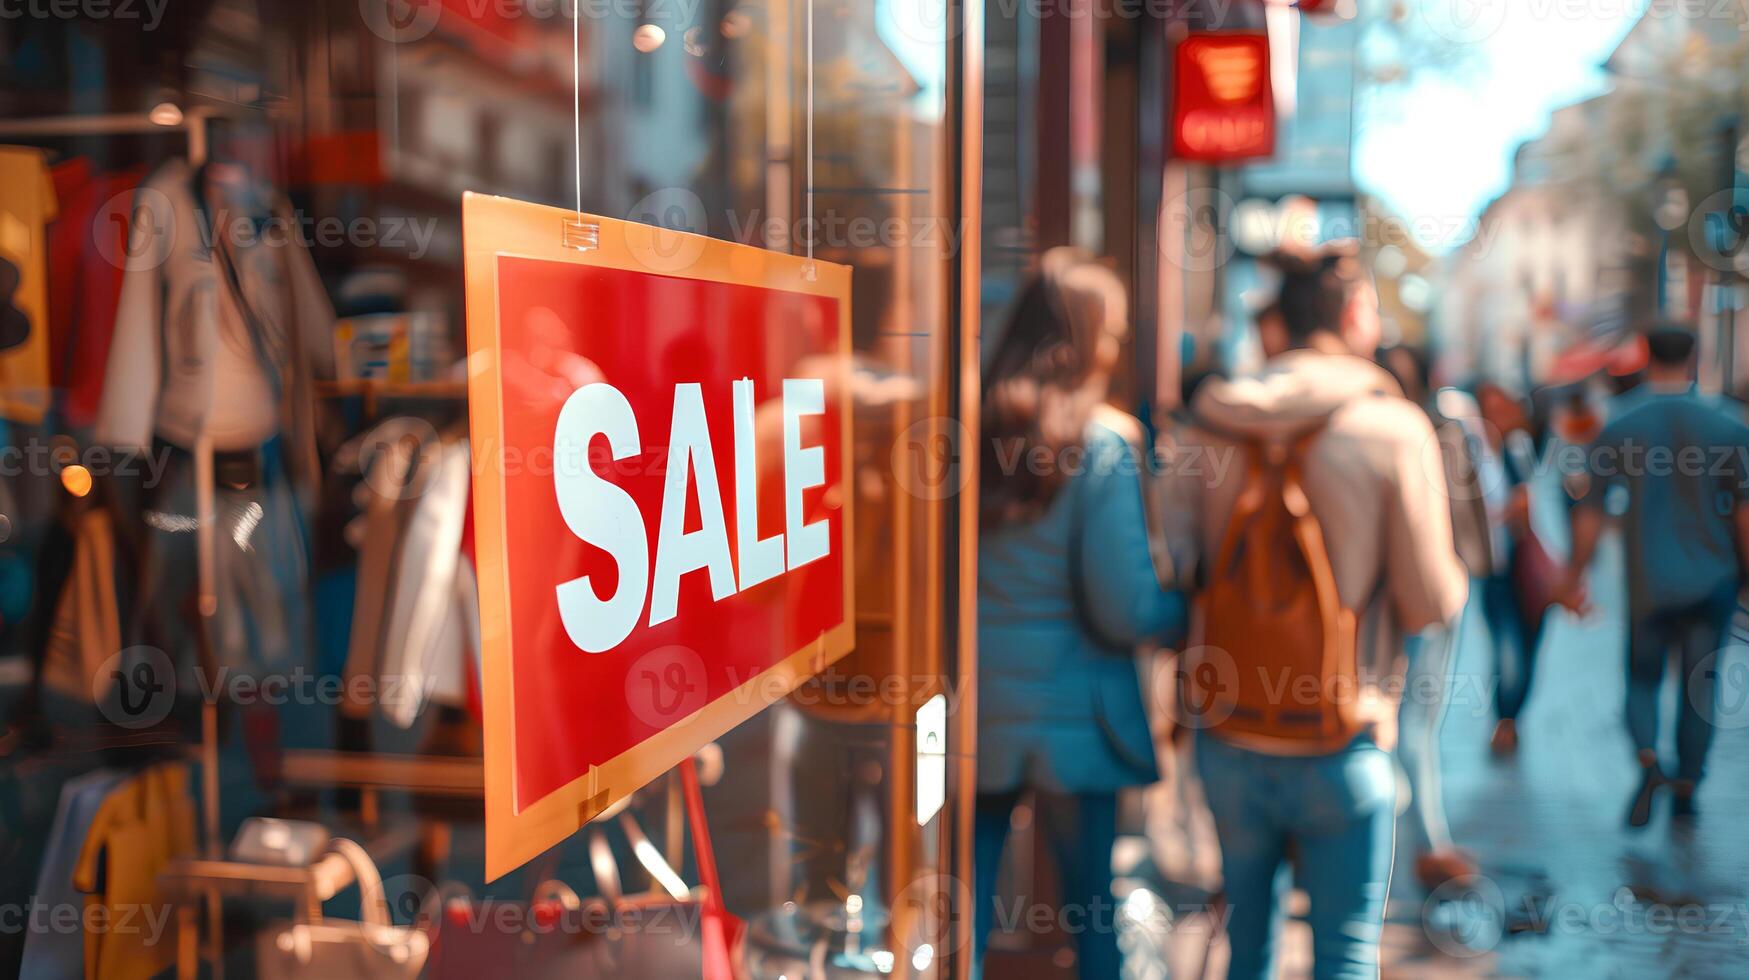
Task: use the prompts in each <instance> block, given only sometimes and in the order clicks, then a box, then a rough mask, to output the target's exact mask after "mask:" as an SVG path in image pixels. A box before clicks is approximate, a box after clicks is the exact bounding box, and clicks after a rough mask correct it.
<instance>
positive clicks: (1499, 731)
mask: <svg viewBox="0 0 1749 980" xmlns="http://www.w3.org/2000/svg"><path fill="white" fill-rule="evenodd" d="M1488 748H1490V749H1492V750H1493V751H1494V754H1495V755H1496V756H1501V757H1504V756H1509V755H1513V754H1515V753H1516V752H1517V751H1518V722H1517V721H1515V720H1514V719H1511V718H1502V719H1500V720H1499V721H1498V722H1496V723H1495V725H1494V737H1492V738H1490V739H1488Z"/></svg>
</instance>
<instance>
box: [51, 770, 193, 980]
mask: <svg viewBox="0 0 1749 980" xmlns="http://www.w3.org/2000/svg"><path fill="white" fill-rule="evenodd" d="M193 851H194V807H193V804H192V802H191V801H190V799H189V795H188V768H187V766H186V765H184V764H182V763H164V764H161V765H157V766H153V767H152V768H150V769H147V770H145V771H144V772H142V773H140V774H139V775H137V776H135V777H134V778H132V779H130V780H128V781H126V782H125V783H122V784H121V785H119V786H117V787H116V788H115V790H114V791H113V792H111V793H110V794H109V796H108V798H106V799H105V800H104V801H103V805H102V806H100V807H99V808H98V810H97V815H96V816H95V817H94V818H92V821H91V831H90V833H89V834H87V835H86V837H85V845H84V847H83V848H82V849H81V850H80V853H79V863H78V866H77V867H76V868H75V869H74V872H73V886H74V887H75V888H77V889H78V890H79V891H81V892H84V893H85V902H86V908H87V915H96V914H101V915H103V916H104V917H105V918H104V920H103V921H106V922H110V923H120V922H122V921H123V919H122V918H121V917H122V916H127V917H128V919H127V921H129V922H131V923H133V924H134V925H136V926H139V927H140V928H133V929H122V928H110V929H105V930H90V931H88V932H87V933H86V936H85V976H86V978H87V980H136V978H138V980H145V978H147V977H152V976H156V975H157V974H159V973H161V972H163V971H164V970H166V969H169V967H170V965H171V963H172V962H173V961H174V959H175V953H176V943H175V942H173V941H170V937H169V936H168V935H158V934H155V933H156V932H157V930H156V929H154V928H151V927H149V926H150V924H149V923H147V922H143V921H141V920H140V919H139V917H140V916H141V915H143V914H145V912H147V911H150V910H160V909H165V908H168V904H167V903H166V902H165V900H164V897H163V896H162V895H161V894H160V893H159V890H158V875H159V873H160V872H162V871H163V870H164V868H165V867H166V866H167V865H168V864H169V863H170V862H171V861H172V860H174V859H176V858H178V857H181V856H183V855H186V854H190V853H193ZM93 906H101V907H102V909H103V911H102V912H101V913H97V912H95V911H94V910H93V909H92V907H93Z"/></svg>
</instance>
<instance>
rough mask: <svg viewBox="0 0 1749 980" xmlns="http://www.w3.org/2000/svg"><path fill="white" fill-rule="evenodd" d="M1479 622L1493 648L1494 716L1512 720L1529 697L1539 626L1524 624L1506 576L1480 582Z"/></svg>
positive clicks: (1515, 593) (1514, 592)
mask: <svg viewBox="0 0 1749 980" xmlns="http://www.w3.org/2000/svg"><path fill="white" fill-rule="evenodd" d="M1482 618H1483V619H1484V620H1486V621H1487V624H1488V642H1489V643H1491V644H1493V649H1494V673H1495V677H1496V679H1497V680H1498V681H1499V687H1497V688H1496V689H1495V691H1494V709H1495V712H1496V713H1497V714H1498V715H1499V716H1500V718H1501V719H1502V720H1505V719H1516V718H1517V717H1518V714H1519V712H1521V711H1523V710H1524V702H1525V699H1527V698H1529V697H1530V681H1531V678H1532V677H1533V676H1535V674H1536V648H1537V647H1538V646H1540V645H1541V643H1542V635H1543V624H1542V623H1541V622H1536V623H1529V622H1526V621H1525V619H1524V613H1523V611H1522V610H1520V609H1519V606H1518V590H1517V589H1516V588H1515V587H1514V586H1513V584H1512V576H1511V575H1510V574H1501V575H1490V576H1488V577H1487V578H1486V579H1483V580H1482Z"/></svg>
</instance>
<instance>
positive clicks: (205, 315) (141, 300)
mask: <svg viewBox="0 0 1749 980" xmlns="http://www.w3.org/2000/svg"><path fill="white" fill-rule="evenodd" d="M136 215H137V221H136V224H135V227H134V229H133V232H132V235H131V238H130V241H129V243H128V259H127V271H126V273H125V275H124V278H123V281H122V290H121V299H120V305H119V307H118V309H117V312H116V323H115V335H114V339H113V341H112V343H111V345H110V351H109V364H108V367H107V370H106V372H105V382H104V390H103V401H102V404H101V406H100V407H99V410H98V417H97V426H96V437H97V441H98V442H100V443H103V444H105V445H110V446H120V447H127V448H136V449H141V448H146V447H149V446H151V445H152V440H153V437H154V436H157V437H159V438H162V439H164V440H165V441H167V442H169V443H171V444H173V445H176V446H180V447H183V448H185V449H186V448H192V447H193V446H194V445H195V441H196V439H197V438H198V437H200V436H203V435H204V436H207V437H210V438H211V440H212V444H213V447H214V448H215V449H217V450H246V449H253V448H255V447H258V446H260V445H261V444H262V443H265V442H266V441H267V440H268V439H270V438H271V437H273V436H274V435H275V434H276V433H284V434H285V436H286V438H287V443H286V447H287V448H286V456H287V460H288V462H289V464H290V472H291V475H292V480H293V484H294V485H295V486H297V487H299V488H309V487H314V485H315V481H316V479H317V477H318V476H319V473H318V471H317V468H316V466H317V463H316V458H315V431H314V429H315V423H314V401H313V398H314V395H313V392H312V390H311V385H310V381H311V379H312V377H332V376H333V361H334V350H333V324H334V311H333V308H332V306H330V305H329V302H328V296H327V293H325V292H324V291H323V289H322V283H321V280H320V278H319V277H318V276H317V274H316V269H315V266H314V264H313V263H312V262H311V260H310V256H309V253H308V251H307V250H305V249H304V248H303V247H302V246H301V245H300V244H299V243H298V240H297V225H296V223H295V221H294V219H293V216H292V215H291V214H290V212H289V211H288V210H287V209H286V207H285V205H284V204H283V202H277V201H276V200H275V198H274V196H273V194H272V192H271V191H270V190H268V189H265V188H261V187H255V186H251V185H248V184H247V183H246V182H243V181H241V180H240V179H231V178H222V177H219V176H215V175H214V172H213V170H212V168H211V167H202V168H198V169H197V168H194V167H191V166H190V165H189V163H188V162H187V161H186V160H172V161H169V162H168V163H166V164H164V165H163V166H162V167H160V168H159V169H158V170H157V172H155V173H154V174H153V175H152V176H151V178H150V179H148V180H147V181H146V183H145V184H144V185H143V186H142V187H141V189H140V193H139V197H138V206H137V207H136Z"/></svg>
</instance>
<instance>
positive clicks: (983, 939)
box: [972, 790, 1123, 980]
mask: <svg viewBox="0 0 1749 980" xmlns="http://www.w3.org/2000/svg"><path fill="white" fill-rule="evenodd" d="M1024 792H1025V791H1024V790H1015V791H1013V792H1009V793H979V794H978V804H977V814H976V820H975V823H974V837H975V841H974V845H973V853H972V864H973V868H972V877H973V879H974V880H975V883H976V893H975V895H974V896H973V901H974V902H975V903H976V904H975V905H974V914H973V922H972V927H973V938H972V942H973V958H972V980H979V978H980V977H982V975H983V969H984V951H985V949H986V948H987V947H988V946H989V938H990V929H991V927H992V926H993V925H995V924H997V923H998V921H999V920H998V918H997V912H998V909H997V905H996V903H997V896H996V882H997V875H998V874H999V872H1000V871H1001V870H1002V851H1003V849H1004V847H1005V846H1006V845H1007V842H1008V828H1009V822H1010V820H1011V819H1012V817H1013V813H1014V807H1015V806H1016V805H1017V804H1018V803H1019V802H1020V798H1021V795H1022V794H1023V793H1024ZM1034 801H1035V802H1034V805H1035V807H1036V810H1037V813H1036V817H1037V819H1036V820H1035V821H1034V826H1036V827H1038V828H1039V832H1040V833H1042V834H1044V835H1045V839H1046V841H1047V843H1048V844H1049V846H1050V852H1051V856H1052V858H1053V859H1055V861H1056V865H1057V880H1058V882H1059V885H1060V887H1059V892H1060V893H1061V895H1062V904H1061V905H1060V906H1058V907H1057V908H1058V910H1059V913H1060V914H1059V915H1058V916H1057V917H1056V921H1058V922H1059V923H1061V925H1062V926H1063V928H1064V929H1065V931H1068V932H1070V933H1072V934H1073V936H1072V938H1073V939H1074V940H1075V954H1076V973H1075V975H1076V976H1077V977H1080V978H1081V980H1118V978H1119V977H1120V976H1121V974H1122V970H1123V956H1122V954H1121V953H1120V952H1119V951H1118V945H1117V909H1116V904H1115V901H1116V900H1115V899H1114V898H1113V897H1112V893H1111V850H1112V847H1113V846H1115V845H1116V844H1117V794H1116V793H1074V794H1066V793H1053V792H1049V791H1046V790H1039V791H1037V792H1036V793H1035V794H1034ZM1039 900H1040V896H1037V895H1022V896H1021V902H1022V904H1021V906H1020V912H1021V915H1020V916H1019V918H1018V920H1017V921H1009V916H1008V915H1006V914H1004V915H1003V916H1002V918H1001V920H1000V921H1001V923H1002V924H1003V925H1005V926H1007V927H1009V928H1014V929H1025V928H1028V925H1027V923H1028V922H1029V921H1030V919H1031V917H1030V915H1029V914H1028V908H1029V906H1028V904H1027V903H1033V902H1037V901H1039ZM1004 911H1011V910H1004Z"/></svg>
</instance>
